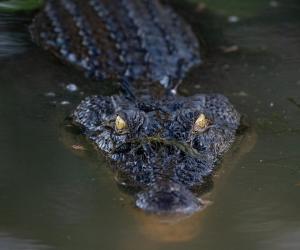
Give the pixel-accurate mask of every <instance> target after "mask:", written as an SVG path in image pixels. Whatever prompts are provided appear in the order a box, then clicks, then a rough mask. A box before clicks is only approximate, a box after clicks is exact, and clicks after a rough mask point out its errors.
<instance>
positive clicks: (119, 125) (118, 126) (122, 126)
mask: <svg viewBox="0 0 300 250" xmlns="http://www.w3.org/2000/svg"><path fill="white" fill-rule="evenodd" d="M127 128H128V126H127V123H126V122H125V120H124V119H123V118H122V117H121V116H119V115H118V116H117V118H116V121H115V130H116V131H117V132H119V133H122V132H124V130H126V129H127Z"/></svg>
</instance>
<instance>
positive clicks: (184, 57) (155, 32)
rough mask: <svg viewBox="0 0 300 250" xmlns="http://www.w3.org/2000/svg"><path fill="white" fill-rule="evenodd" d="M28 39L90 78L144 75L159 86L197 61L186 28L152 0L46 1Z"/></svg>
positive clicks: (177, 77)
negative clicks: (31, 37)
mask: <svg viewBox="0 0 300 250" xmlns="http://www.w3.org/2000/svg"><path fill="white" fill-rule="evenodd" d="M31 31H32V36H33V39H34V40H35V41H36V42H37V43H38V44H40V45H41V46H43V47H44V48H46V49H48V50H50V51H51V52H53V53H54V54H55V55H56V56H58V57H59V58H61V59H63V60H64V61H67V62H69V63H71V64H74V65H76V66H77V67H79V68H81V69H83V70H84V71H85V72H86V73H87V74H88V75H89V76H90V77H93V78H95V79H122V78H124V77H127V78H131V79H134V80H138V79H144V80H148V81H150V82H160V83H161V84H162V85H163V86H165V87H170V84H174V82H178V81H179V80H181V79H182V78H183V77H184V76H185V74H186V73H187V72H188V70H189V69H190V68H191V67H193V66H195V65H197V64H199V63H200V55H199V46H198V42H197V39H196V37H195V36H194V34H193V32H192V31H191V29H190V27H189V26H188V25H187V24H186V23H185V22H184V21H183V20H182V19H181V18H180V17H179V16H178V15H177V14H175V13H174V12H173V10H172V9H171V8H170V7H168V6H165V5H162V4H161V3H160V2H159V1H157V0H48V1H47V2H46V4H45V6H44V9H43V10H42V11H41V12H40V14H39V15H38V16H37V17H36V18H35V20H34V22H33V25H32V27H31Z"/></svg>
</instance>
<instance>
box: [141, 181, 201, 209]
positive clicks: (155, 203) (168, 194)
mask: <svg viewBox="0 0 300 250" xmlns="http://www.w3.org/2000/svg"><path fill="white" fill-rule="evenodd" d="M136 206H137V207H138V208H140V209H142V210H144V211H146V212H149V213H154V214H192V213H194V212H196V211H198V210H200V209H201V208H203V206H204V205H203V203H202V202H201V200H200V199H198V198H197V197H196V196H195V195H194V194H193V193H192V192H191V191H189V190H188V189H186V188H185V187H184V186H182V185H180V184H177V183H175V182H166V183H156V184H153V185H151V186H150V187H149V188H148V189H147V190H145V191H142V192H140V193H138V194H137V199H136Z"/></svg>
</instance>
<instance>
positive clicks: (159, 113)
mask: <svg viewBox="0 0 300 250" xmlns="http://www.w3.org/2000/svg"><path fill="white" fill-rule="evenodd" d="M31 33H32V37H33V39H34V41H35V42H36V43H38V44H39V45H41V46H42V47H43V48H44V49H46V50H49V51H50V52H52V53H53V54H54V55H56V56H57V57H59V58H60V59H62V60H63V61H65V62H67V63H69V64H72V65H74V66H76V67H77V68H79V69H81V70H83V71H84V72H85V73H86V74H87V75H88V76H90V77H92V78H94V79H96V80H101V79H115V80H118V81H120V82H121V83H122V84H121V85H122V89H123V90H124V93H125V94H124V95H118V96H110V97H105V96H92V97H88V98H86V99H85V100H83V101H82V102H81V104H80V105H79V106H78V107H77V108H76V110H75V111H74V113H73V114H72V118H73V122H74V123H75V124H76V125H77V126H80V127H81V128H82V131H83V133H85V134H86V135H87V137H88V138H89V139H90V140H91V141H93V142H94V143H95V144H96V145H97V147H98V148H99V150H101V151H102V152H103V153H104V154H105V155H106V156H107V157H108V158H109V159H110V161H111V162H112V167H113V169H114V170H115V171H117V172H119V173H121V175H122V176H123V178H124V179H126V182H130V183H131V185H132V186H134V187H136V188H138V189H139V190H140V192H138V193H137V194H136V206H137V207H139V208H141V209H143V210H145V211H147V212H153V213H160V214H162V213H185V214H190V213H193V212H195V211H198V210H199V209H201V207H202V205H203V204H202V202H201V200H200V199H198V198H197V197H196V195H195V194H194V193H193V192H192V190H195V189H197V187H202V186H203V185H204V183H205V182H206V180H207V178H208V177H209V176H211V174H212V173H213V171H214V170H215V168H216V165H217V163H218V161H219V159H220V158H221V156H222V155H223V154H224V153H225V152H226V151H227V150H228V149H229V147H230V145H231V144H232V143H233V141H234V139H235V133H236V130H237V128H238V126H239V120H240V116H239V114H238V113H237V111H236V110H235V109H234V108H233V106H232V105H231V104H230V103H229V101H228V100H227V98H226V97H224V96H222V95H201V94H199V95H195V96H190V97H180V96H177V95H176V94H175V93H176V91H175V90H176V87H177V86H178V85H179V84H180V82H181V81H182V79H183V77H184V76H185V75H186V73H187V72H188V71H189V70H190V69H191V68H192V67H195V66H197V65H199V64H200V63H201V58H200V53H199V45H198V41H197V39H196V37H195V35H194V34H193V32H192V31H191V29H190V27H189V25H187V24H186V23H185V22H184V21H183V20H182V19H181V18H180V17H179V16H178V15H177V14H176V13H175V12H173V10H172V9H171V8H170V7H168V6H165V5H162V4H161V3H160V2H159V1H156V0H153V1H149V0H145V1H135V0H110V1H106V0H89V1H82V0H77V1H75V0H49V1H47V2H46V4H45V7H44V9H43V10H42V11H41V12H40V14H39V15H37V17H36V18H35V20H34V22H33V25H32V26H31ZM152 86H163V88H164V89H165V90H164V92H163V94H158V93H157V92H156V91H155V90H153V88H152ZM141 89H142V91H141Z"/></svg>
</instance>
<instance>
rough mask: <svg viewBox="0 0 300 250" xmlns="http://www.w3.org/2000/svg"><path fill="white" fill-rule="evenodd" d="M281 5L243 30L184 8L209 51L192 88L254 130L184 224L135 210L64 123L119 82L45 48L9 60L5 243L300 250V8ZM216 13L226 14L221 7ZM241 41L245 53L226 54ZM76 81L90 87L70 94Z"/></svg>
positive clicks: (1, 189) (0, 134) (188, 84)
mask: <svg viewBox="0 0 300 250" xmlns="http://www.w3.org/2000/svg"><path fill="white" fill-rule="evenodd" d="M220 2H221V1H220ZM247 2H249V3H250V2H251V1H247ZM262 2H264V1H262ZM279 3H280V5H278V7H276V8H273V7H272V8H270V6H269V3H266V5H263V4H261V5H257V1H256V7H255V12H254V13H251V15H250V14H249V13H247V15H243V16H241V17H240V21H239V22H238V23H234V24H230V23H228V24H224V22H226V20H227V16H226V17H222V16H221V17H220V16H217V15H213V14H207V13H206V14H205V13H204V14H202V15H203V16H201V18H200V16H199V14H197V13H196V12H195V11H194V9H195V8H194V7H193V6H192V7H189V5H188V4H183V3H182V2H179V3H178V5H177V8H178V9H179V11H181V12H182V14H183V15H185V17H186V18H187V19H188V20H189V21H190V22H191V23H192V24H193V28H194V29H195V31H197V33H199V34H201V39H206V40H203V44H204V45H203V46H204V47H207V49H208V50H209V51H210V52H209V53H207V55H206V64H205V65H203V66H202V68H200V69H196V70H195V71H193V72H192V73H191V74H190V76H189V78H188V79H187V80H186V81H185V83H184V84H183V86H182V88H181V91H182V92H183V93H184V94H189V93H194V92H199V93H200V92H220V93H223V94H225V95H226V96H228V97H229V98H230V100H232V102H233V103H234V104H235V106H236V107H237V108H238V109H239V110H240V111H241V112H242V113H244V114H246V115H247V117H248V120H249V121H250V123H251V127H252V130H253V131H252V130H251V133H249V134H247V135H246V137H247V138H246V140H244V139H243V140H241V142H240V143H237V144H236V147H235V148H233V149H232V151H231V152H230V153H229V154H228V155H227V157H226V160H225V162H224V163H223V166H222V167H221V168H220V170H219V171H218V172H217V173H216V176H215V178H214V180H215V182H214V187H213V189H212V190H211V191H210V192H209V193H207V194H206V195H205V197H203V198H204V199H205V200H207V201H210V204H209V205H208V206H207V209H205V210H204V211H203V212H202V213H198V214H195V215H194V216H192V217H189V218H185V219H181V220H179V219H178V218H177V219H176V220H170V219H169V220H167V221H166V219H164V220H163V221H162V220H158V218H156V217H152V216H148V215H145V214H143V213H141V212H139V211H137V210H136V209H134V208H133V206H132V203H133V202H132V200H131V198H130V196H127V195H126V194H125V193H123V192H121V191H120V190H118V188H117V185H116V184H115V182H114V180H113V179H114V176H113V175H112V173H111V172H110V171H108V169H107V167H108V164H107V162H106V161H105V159H103V157H102V156H101V155H99V154H98V153H96V152H95V151H94V150H93V147H92V146H91V145H90V144H88V142H87V141H85V140H84V138H83V137H81V136H73V135H71V134H70V133H69V132H67V131H66V129H65V128H64V118H65V117H66V116H67V115H68V114H69V113H70V110H71V109H72V108H73V107H74V106H75V105H76V104H77V103H78V102H79V101H80V100H81V99H82V98H83V96H85V95H89V94H94V93H100V94H109V93H111V92H113V91H115V90H114V89H112V88H111V86H110V85H109V84H101V83H95V82H92V81H89V80H87V79H85V78H84V77H83V76H82V75H81V73H79V72H77V71H76V70H74V69H73V68H70V67H68V66H65V65H62V64H61V63H60V62H59V61H57V60H56V59H55V58H53V57H52V56H50V55H48V54H47V53H45V52H43V51H41V50H40V49H38V48H35V47H31V48H27V51H26V52H24V53H23V54H22V55H20V54H19V55H17V56H10V57H6V58H5V59H4V58H2V59H0V60H1V61H0V64H1V65H0V66H1V67H0V149H1V150H0V159H1V164H0V202H1V206H0V232H1V233H0V248H1V249H4V250H6V249H33V250H34V249H47V248H50V249H72V250H76V249H78V250H82V249H91V250H94V249H130V250H133V249H141V248H143V249H166V250H167V249H191V250H192V249H207V250H210V249H211V250H213V249H243V250H248V249H249V250H253V249H264V250H266V249H272V250H276V249H289V250H290V249H292V250H294V249H299V244H300V240H299V231H300V214H299V207H300V201H299V192H300V168H299V160H300V158H299V157H300V156H299V141H300V140H299V139H300V135H299V128H300V116H299V112H300V111H299V107H298V106H297V103H300V91H299V90H300V75H299V69H300V57H299V52H300V29H299V25H300V17H299V15H298V13H299V9H300V4H299V2H297V1H292V0H287V1H284V2H283V1H282V2H279ZM237 4H238V3H237ZM208 6H209V1H208ZM213 7H214V8H215V9H212V12H211V13H222V4H220V5H215V4H214V5H213ZM237 9H238V8H237ZM228 11H229V10H228V8H227V9H226V12H224V13H226V15H227V14H230V13H228ZM239 13H242V12H235V13H234V14H239ZM14 21H16V19H14ZM4 26H5V25H4ZM4 26H3V25H2V26H1V21H0V28H1V31H2V30H3V27H4ZM212 26H213V28H211V27H212ZM18 27H19V28H16V27H15V26H14V25H9V26H5V32H6V33H1V36H2V38H1V42H0V43H1V44H8V42H9V41H10V40H9V39H6V38H5V39H4V38H3V36H4V35H5V36H6V37H7V36H9V37H12V39H13V40H14V39H18V36H15V35H14V34H16V33H18V34H21V33H20V32H21V31H22V29H23V26H18ZM10 30H12V32H13V33H11V32H10ZM200 30H201V32H200ZM24 42H25V43H28V44H30V43H29V41H28V40H26V39H25V40H24ZM9 44H11V43H9ZM208 44H209V45H211V44H213V46H208ZM230 45H236V46H237V47H238V50H237V51H234V52H231V53H223V52H222V50H219V49H218V48H220V47H222V48H224V46H225V47H226V46H227V47H228V46H230ZM31 46H32V45H31ZM2 48H3V46H0V50H1V49H2ZM14 48H15V47H14ZM23 49H24V47H22V50H23ZM5 51H8V50H5ZM10 51H11V50H10ZM16 51H18V50H16ZM0 54H1V53H0ZM10 54H14V53H10ZM6 56H7V54H6ZM70 82H74V83H76V84H77V85H78V87H79V91H77V92H75V93H70V92H68V91H66V90H65V87H64V86H65V85H66V84H68V83H70ZM49 92H51V93H52V92H54V93H55V96H53V95H50V96H49V95H48V96H45V93H49ZM291 100H292V101H291ZM64 101H68V102H70V104H69V105H62V102H64ZM72 145H80V146H81V148H84V149H85V150H81V151H80V150H75V149H76V147H75V148H74V147H72ZM79 148H80V147H79Z"/></svg>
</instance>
